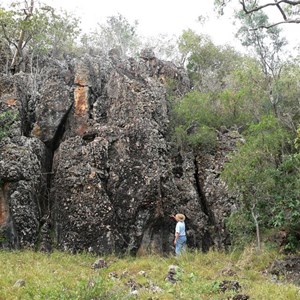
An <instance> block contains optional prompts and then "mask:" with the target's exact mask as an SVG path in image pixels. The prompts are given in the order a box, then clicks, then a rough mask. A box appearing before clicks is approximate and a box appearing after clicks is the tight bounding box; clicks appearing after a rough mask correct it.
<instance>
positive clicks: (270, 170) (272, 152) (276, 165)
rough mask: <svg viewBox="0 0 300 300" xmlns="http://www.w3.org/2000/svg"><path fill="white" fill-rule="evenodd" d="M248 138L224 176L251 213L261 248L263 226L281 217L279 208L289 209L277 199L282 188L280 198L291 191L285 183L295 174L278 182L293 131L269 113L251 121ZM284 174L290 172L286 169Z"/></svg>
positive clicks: (247, 133) (240, 206) (228, 165)
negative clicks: (254, 122)
mask: <svg viewBox="0 0 300 300" xmlns="http://www.w3.org/2000/svg"><path fill="white" fill-rule="evenodd" d="M245 139H246V143H244V144H241V145H240V146H239V147H238V150H237V152H236V153H235V154H233V156H232V157H231V158H230V160H229V161H228V162H227V163H226V164H225V167H224V170H223V172H222V175H221V176H222V178H223V179H224V181H225V182H226V183H227V184H228V187H229V188H230V189H231V190H232V191H234V192H235V193H236V194H238V195H239V197H238V202H237V207H238V208H239V209H241V210H242V211H246V212H248V213H249V215H251V216H252V220H253V222H254V224H255V227H256V236H257V245H258V248H259V247H260V231H261V227H268V226H272V225H273V224H274V220H276V219H278V214H279V211H280V210H282V209H283V210H286V208H284V206H283V205H281V204H280V203H279V202H280V201H276V199H278V193H279V191H281V192H280V193H281V199H282V197H283V198H285V196H283V195H286V193H287V192H288V193H291V191H289V190H288V189H285V187H287V186H288V182H291V181H292V180H291V179H292V177H289V179H288V178H287V177H285V178H284V181H285V182H287V184H285V185H278V183H279V178H280V177H281V176H280V174H281V175H282V174H283V173H282V172H283V171H281V170H280V169H281V168H282V169H283V170H286V168H285V167H284V163H285V162H286V161H287V157H290V156H289V149H288V148H289V140H290V133H289V132H288V131H287V130H286V129H284V128H283V127H282V126H281V124H280V122H279V121H278V119H276V118H275V117H274V116H272V115H269V116H266V117H264V118H262V120H261V122H259V123H258V124H253V125H251V126H250V128H249V129H248V131H247V132H246V137H245ZM297 168H298V167H297ZM297 168H296V170H297ZM296 170H295V171H296ZM285 175H286V176H289V175H288V174H287V172H286V174H285ZM293 178H294V177H293ZM290 187H291V186H290ZM296 188H298V183H297V186H293V191H294V192H293V193H295V192H296V193H298V192H297V190H296ZM289 199H291V198H289ZM295 200H296V199H295ZM290 203H294V201H292V202H290ZM282 204H283V203H282ZM279 206H280V210H276V212H275V210H274V207H276V208H278V207H279ZM272 212H273V214H272Z"/></svg>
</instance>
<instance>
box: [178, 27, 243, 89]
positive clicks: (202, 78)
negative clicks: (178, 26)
mask: <svg viewBox="0 0 300 300" xmlns="http://www.w3.org/2000/svg"><path fill="white" fill-rule="evenodd" d="M178 49H179V51H180V53H181V55H182V59H181V60H182V64H184V65H186V68H187V70H188V73H189V75H190V78H191V80H192V84H193V86H194V87H195V88H196V89H197V90H199V91H201V92H205V93H206V92H218V91H220V90H222V89H223V87H224V86H226V78H227V75H228V74H230V73H231V71H232V70H234V69H235V68H236V67H237V66H238V65H239V64H240V60H241V56H240V55H239V54H238V53H237V52H235V51H234V50H233V49H232V48H230V47H218V46H216V45H214V43H213V42H212V41H211V40H210V38H209V37H207V36H205V35H198V34H196V33H195V32H194V31H192V30H186V31H183V33H182V35H181V37H180V38H179V40H178Z"/></svg>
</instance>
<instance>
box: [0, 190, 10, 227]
mask: <svg viewBox="0 0 300 300" xmlns="http://www.w3.org/2000/svg"><path fill="white" fill-rule="evenodd" d="M4 189H5V185H4V186H3V187H2V188H1V189H0V225H3V224H5V223H6V221H7V217H8V209H7V206H6V200H5V196H4V194H5V193H4Z"/></svg>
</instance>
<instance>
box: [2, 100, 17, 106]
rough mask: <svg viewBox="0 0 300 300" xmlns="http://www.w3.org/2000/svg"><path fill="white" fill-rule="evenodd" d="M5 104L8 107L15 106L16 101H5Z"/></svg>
mask: <svg viewBox="0 0 300 300" xmlns="http://www.w3.org/2000/svg"><path fill="white" fill-rule="evenodd" d="M5 104H7V105H8V106H15V105H16V104H17V99H15V98H9V99H6V100H5Z"/></svg>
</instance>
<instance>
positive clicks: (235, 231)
mask: <svg viewBox="0 0 300 300" xmlns="http://www.w3.org/2000/svg"><path fill="white" fill-rule="evenodd" d="M225 223H226V228H227V230H228V231H229V233H230V237H231V248H232V249H237V250H243V249H244V248H245V247H246V246H247V245H249V244H250V243H251V242H252V241H253V240H254V233H255V226H254V224H253V220H252V218H251V215H250V213H249V211H247V210H243V209H238V210H236V211H234V212H233V213H232V214H231V215H230V216H229V217H228V218H227V219H226V222H225Z"/></svg>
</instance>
